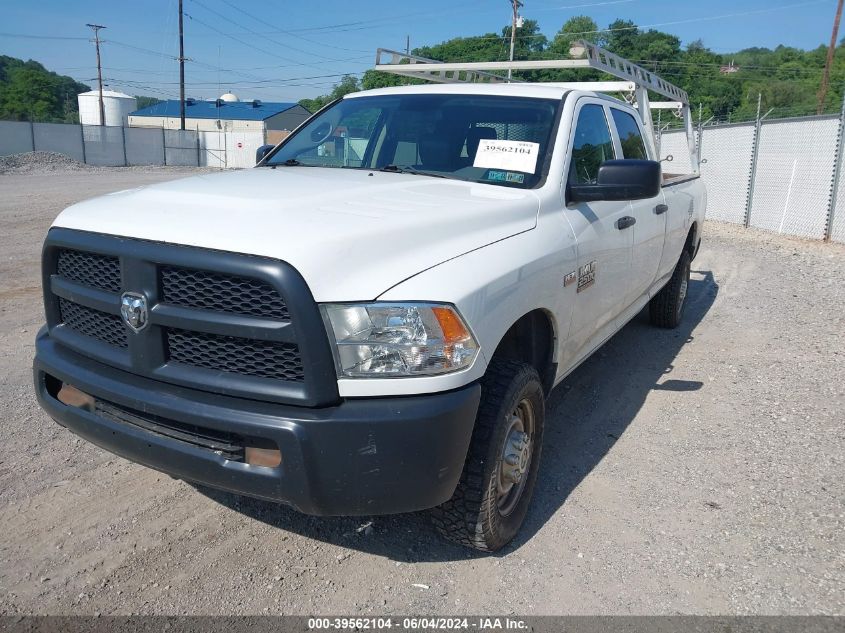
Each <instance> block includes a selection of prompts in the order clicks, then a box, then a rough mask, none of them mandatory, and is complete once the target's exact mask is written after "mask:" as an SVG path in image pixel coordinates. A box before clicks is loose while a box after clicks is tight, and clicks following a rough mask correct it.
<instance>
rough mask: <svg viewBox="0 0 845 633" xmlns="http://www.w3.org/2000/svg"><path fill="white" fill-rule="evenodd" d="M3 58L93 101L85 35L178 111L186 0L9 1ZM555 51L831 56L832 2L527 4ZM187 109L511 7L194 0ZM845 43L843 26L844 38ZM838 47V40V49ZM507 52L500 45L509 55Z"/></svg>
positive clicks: (350, 62)
mask: <svg viewBox="0 0 845 633" xmlns="http://www.w3.org/2000/svg"><path fill="white" fill-rule="evenodd" d="M4 4H5V5H6V6H5V7H4V9H3V15H4V18H5V19H4V21H3V23H2V24H0V54H3V55H10V56H12V57H18V58H22V59H34V60H36V61H39V62H41V63H42V64H44V66H45V67H47V68H48V69H49V70H53V71H56V72H58V73H60V74H63V75H69V76H71V77H73V78H74V79H77V80H79V81H82V82H83V83H86V84H88V85H90V86H92V87H94V86H95V84H96V76H97V71H96V58H95V52H94V45H93V44H92V43H91V41H89V40H90V38H91V30H90V29H89V28H88V27H86V26H85V25H86V23H96V24H102V25H105V26H106V27H107V28H106V29H104V30H102V31H101V38H102V39H103V40H104V43H103V44H102V46H101V49H102V59H103V68H104V70H103V75H104V82H105V83H106V84H107V87H108V88H110V89H112V90H119V91H122V92H126V93H128V94H132V95H149V96H154V97H158V98H162V99H163V98H178V94H179V87H178V82H179V74H178V63H177V61H176V60H175V58H176V56H177V55H178V36H177V33H178V0H143V1H139V0H136V1H134V2H127V1H125V0H118V1H115V0H75V1H74V2H68V1H67V0H41V1H40V2H37V3H36V2H22V1H20V0H6V1H5V2H4ZM524 5H525V6H524V7H523V9H522V11H521V12H522V15H523V16H524V17H525V18H528V19H536V20H538V21H539V23H540V28H541V30H542V32H543V33H544V34H545V35H546V36H547V37H549V38H550V39H551V38H552V37H553V36H554V34H555V33H556V32H557V31H558V29H559V28H560V27H561V25H562V24H563V23H564V22H565V21H566V20H567V19H569V18H570V17H572V16H575V15H588V16H590V17H592V18H593V19H594V20H595V21H596V23H597V24H598V25H599V28H606V27H607V25H608V24H609V23H610V22H612V21H613V20H615V19H616V18H622V19H628V20H632V21H634V22H635V23H636V24H638V25H639V26H641V27H643V28H646V27H652V28H656V29H659V30H661V31H666V32H669V33H673V34H675V35H677V36H678V37H680V38H681V40H682V42H683V43H684V44H686V43H689V42H691V41H694V40H696V39H701V40H703V42H704V44H705V45H706V46H708V47H710V48H711V49H712V50H714V51H716V52H718V53H729V52H733V51H737V50H740V49H743V48H749V47H752V46H759V47H769V48H774V47H775V46H777V45H779V44H784V45H786V46H795V47H798V48H805V49H806V48H816V47H817V46H819V45H821V44H825V45H826V44H827V42H828V41H829V39H830V32H831V27H832V23H833V16H834V13H835V9H836V1H835V0H800V1H799V0H708V1H707V2H692V1H689V0H524ZM184 13H185V18H184V21H185V25H184V30H185V56H186V57H187V58H189V60H190V61H188V62H186V64H185V74H186V84H187V86H186V96H189V97H195V98H198V99H214V98H216V97H217V96H218V95H220V94H222V93H223V92H226V91H228V90H231V91H232V92H234V93H235V94H237V95H238V96H239V97H240V98H241V99H243V100H246V99H261V100H263V101H298V100H299V99H302V98H305V97H314V96H316V95H320V94H326V93H328V92H329V91H330V90H331V88H332V86H333V85H334V84H335V83H336V82H337V81H338V80H339V79H340V77H341V76H342V75H343V74H346V73H350V74H352V73H356V74H357V73H363V72H364V71H365V70H367V69H368V68H370V67H371V66H372V64H373V63H374V60H375V49H376V48H378V47H383V48H393V49H398V50H401V49H404V48H405V43H406V37H410V43H411V48H414V47H415V46H422V45H429V44H437V43H439V42H442V41H444V40H448V39H450V38H453V37H459V36H470V35H480V34H483V33H489V32H495V33H499V32H500V31H501V29H502V27H503V26H505V25H507V24H508V23H509V22H510V15H511V13H510V0H459V1H455V0H451V1H450V0H426V1H425V2H422V1H412V0H406V1H405V2H396V1H395V0H394V1H392V2H387V1H382V0H375V1H370V0H367V1H361V2H351V1H349V0H311V1H310V2H295V1H294V0H263V1H262V0H184ZM843 32H845V25H843ZM841 35H842V34H841V33H840V36H841ZM505 45H506V44H505V43H504V42H503V47H504V46H505Z"/></svg>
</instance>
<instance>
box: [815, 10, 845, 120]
mask: <svg viewBox="0 0 845 633" xmlns="http://www.w3.org/2000/svg"><path fill="white" fill-rule="evenodd" d="M843 2H845V0H839V2H838V3H837V5H836V17H834V18H833V33H831V34H830V46H828V47H827V61H825V64H824V74H823V75H822V86H821V88H819V108H818V114H822V113H823V112H824V100H825V97H827V88H828V85H829V84H830V67H831V66H833V54H834V52H836V38H837V37H839V20H840V19H841V18H842V3H843Z"/></svg>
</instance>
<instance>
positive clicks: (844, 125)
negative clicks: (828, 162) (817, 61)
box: [824, 93, 845, 242]
mask: <svg viewBox="0 0 845 633" xmlns="http://www.w3.org/2000/svg"><path fill="white" fill-rule="evenodd" d="M843 133H845V93H843V95H842V108H841V109H840V110H839V129H838V131H837V133H836V150H835V151H834V153H833V184H832V185H831V191H830V205H829V206H828V209H827V224H826V225H825V228H824V241H825V242H829V241H830V238H831V236H832V235H833V218H834V217H835V215H836V194H837V191H838V189H839V179H840V178H841V175H842V136H843Z"/></svg>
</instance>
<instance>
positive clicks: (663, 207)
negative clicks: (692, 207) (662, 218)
mask: <svg viewBox="0 0 845 633" xmlns="http://www.w3.org/2000/svg"><path fill="white" fill-rule="evenodd" d="M668 210H669V205H668V204H658V205H657V206H656V207H654V213H655V214H656V215H663V214H664V213H666V212H667V211H668Z"/></svg>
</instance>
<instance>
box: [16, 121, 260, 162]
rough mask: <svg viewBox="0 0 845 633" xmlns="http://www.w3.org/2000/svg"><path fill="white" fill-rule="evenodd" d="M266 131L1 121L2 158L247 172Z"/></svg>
mask: <svg viewBox="0 0 845 633" xmlns="http://www.w3.org/2000/svg"><path fill="white" fill-rule="evenodd" d="M264 138H265V136H264V133H263V132H223V131H220V132H200V131H196V130H164V129H158V128H131V127H127V128H123V127H103V126H99V125H71V124H65V123H31V122H28V121H0V156H8V155H10V154H22V153H25V152H57V153H59V154H64V155H66V156H70V157H71V158H74V159H76V160H78V161H80V162H82V163H87V164H89V165H100V166H110V167H120V166H129V165H180V166H187V167H220V168H242V167H250V166H252V165H254V164H255V151H256V150H257V149H258V148H259V147H260V146H261V145H263V144H264Z"/></svg>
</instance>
